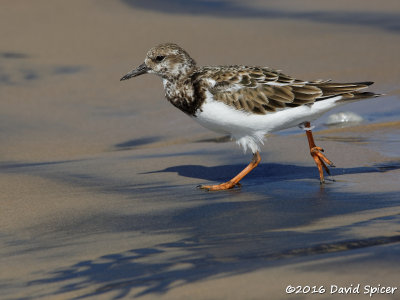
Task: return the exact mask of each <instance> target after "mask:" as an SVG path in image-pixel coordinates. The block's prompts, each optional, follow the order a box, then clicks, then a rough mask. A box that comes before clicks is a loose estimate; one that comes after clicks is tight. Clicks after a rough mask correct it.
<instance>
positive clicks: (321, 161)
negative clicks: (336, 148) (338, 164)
mask: <svg viewBox="0 0 400 300" xmlns="http://www.w3.org/2000/svg"><path fill="white" fill-rule="evenodd" d="M322 152H324V149H322V148H321V147H317V146H314V147H311V148H310V154H311V156H312V158H313V159H314V161H315V163H316V165H317V167H318V171H319V180H320V182H321V183H324V182H325V179H324V172H323V170H322V168H324V169H325V171H326V173H328V175H331V172H330V171H329V169H328V167H327V166H326V165H329V166H330V167H335V165H334V164H333V163H332V162H331V161H330V160H329V159H328V158H326V156H325V155H323V154H322Z"/></svg>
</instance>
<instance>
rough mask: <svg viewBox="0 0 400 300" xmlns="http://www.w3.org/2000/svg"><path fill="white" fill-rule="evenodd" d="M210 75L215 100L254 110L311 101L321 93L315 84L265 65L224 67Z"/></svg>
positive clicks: (264, 109) (258, 111)
mask: <svg viewBox="0 0 400 300" xmlns="http://www.w3.org/2000/svg"><path fill="white" fill-rule="evenodd" d="M232 68H233V67H232ZM213 75H214V74H213ZM213 79H214V80H215V81H216V82H217V83H216V84H215V86H214V87H213V88H212V89H210V92H211V93H212V94H213V96H214V99H215V100H218V101H221V102H223V103H225V104H227V105H230V106H233V107H235V108H236V109H238V110H245V111H248V112H251V113H256V114H266V113H267V112H274V111H276V110H278V109H283V108H286V107H293V106H299V105H302V104H305V103H312V102H314V101H315V99H317V98H318V97H320V96H321V95H322V91H321V89H319V88H318V87H316V86H312V85H307V83H306V82H304V81H301V80H297V79H294V78H292V77H289V76H287V75H284V74H282V73H280V72H278V71H274V70H272V69H268V68H249V67H247V68H243V69H225V70H220V71H219V72H216V73H215V76H213ZM315 83H316V82H315Z"/></svg>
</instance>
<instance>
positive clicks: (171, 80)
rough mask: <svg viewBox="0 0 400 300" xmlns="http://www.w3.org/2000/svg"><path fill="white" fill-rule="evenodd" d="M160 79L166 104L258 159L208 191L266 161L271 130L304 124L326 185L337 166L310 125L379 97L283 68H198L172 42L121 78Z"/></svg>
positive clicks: (363, 85)
mask: <svg viewBox="0 0 400 300" xmlns="http://www.w3.org/2000/svg"><path fill="white" fill-rule="evenodd" d="M146 73H152V74H156V75H158V76H160V77H161V78H162V82H163V85H164V90H165V97H166V98H167V100H168V101H169V102H170V103H171V104H172V105H174V106H175V107H177V108H178V109H180V110H181V111H183V112H184V113H186V114H187V115H188V116H190V117H191V118H192V119H193V120H195V121H197V122H199V123H200V124H201V125H203V126H204V127H206V128H208V129H210V130H213V131H215V132H218V133H222V134H228V135H230V136H231V137H232V139H234V140H236V143H237V144H239V145H240V146H241V147H242V148H243V149H244V150H245V151H246V149H247V148H249V149H250V150H251V151H252V153H253V159H252V161H251V162H250V163H249V165H248V166H247V167H246V168H244V169H243V170H242V171H241V172H240V173H239V174H237V175H236V176H235V177H233V178H232V179H231V180H229V181H227V182H224V183H221V184H217V185H201V186H199V187H200V188H203V189H206V190H212V191H215V190H226V189H231V188H233V187H235V186H237V185H239V182H240V180H241V179H242V178H243V177H244V176H246V175H247V174H248V173H249V172H250V171H251V170H253V169H254V168H255V167H257V165H258V164H259V163H260V161H261V157H260V153H259V152H260V146H261V145H262V144H264V139H265V135H266V134H268V133H270V132H275V131H279V130H282V129H287V128H290V127H295V126H300V127H301V128H303V129H304V130H305V132H306V136H307V139H308V143H309V147H310V154H311V156H312V158H313V159H314V161H315V163H316V165H317V167H318V172H319V178H320V183H321V184H322V183H324V182H325V180H324V172H323V171H324V170H325V171H326V173H328V174H330V171H329V168H328V166H331V167H334V165H333V163H332V162H331V161H330V160H329V159H328V158H327V157H326V156H325V155H324V154H323V153H322V152H324V150H323V149H322V148H321V147H318V146H316V144H315V142H314V138H313V134H312V127H311V125H310V122H312V121H314V120H316V119H317V118H319V117H320V116H321V115H322V114H324V113H325V112H327V111H328V110H330V109H332V108H334V107H336V106H339V105H342V104H345V103H349V102H352V101H355V100H361V99H366V98H371V97H378V96H380V95H379V94H375V93H371V92H361V91H360V90H362V89H365V88H367V87H368V86H369V85H371V84H373V82H370V81H365V82H352V83H332V82H331V81H330V80H314V81H305V80H299V79H296V78H294V77H291V76H288V75H285V74H283V73H282V72H281V71H279V70H274V69H272V68H268V67H257V66H254V67H252V66H243V65H231V66H204V67H199V66H197V65H196V62H195V61H194V60H193V59H192V58H191V57H190V56H189V54H188V53H187V52H186V51H185V50H183V49H182V48H181V47H179V46H178V45H176V44H173V43H165V44H160V45H158V46H156V47H153V48H151V49H150V50H149V51H148V52H147V55H146V58H145V60H144V63H142V64H141V65H140V66H138V67H137V68H135V69H133V70H132V71H130V72H129V73H127V74H126V75H124V76H123V77H122V78H121V79H120V80H127V79H129V78H132V77H136V76H139V75H142V74H146Z"/></svg>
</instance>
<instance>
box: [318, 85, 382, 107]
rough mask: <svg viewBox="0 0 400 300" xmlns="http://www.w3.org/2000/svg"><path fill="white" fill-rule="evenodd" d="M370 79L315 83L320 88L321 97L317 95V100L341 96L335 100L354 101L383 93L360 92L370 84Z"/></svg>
mask: <svg viewBox="0 0 400 300" xmlns="http://www.w3.org/2000/svg"><path fill="white" fill-rule="evenodd" d="M372 84H373V82H372V81H364V82H352V83H331V82H323V83H320V84H317V85H316V86H317V87H318V88H320V89H321V91H322V97H319V98H318V100H324V99H327V98H331V97H335V96H339V95H340V96H342V98H341V99H340V100H338V101H337V102H345V101H346V102H348V101H356V100H360V99H368V98H375V97H379V96H382V95H383V94H377V93H372V92H360V90H363V89H365V88H367V87H368V86H370V85H372Z"/></svg>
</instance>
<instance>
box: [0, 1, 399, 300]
mask: <svg viewBox="0 0 400 300" xmlns="http://www.w3.org/2000/svg"><path fill="white" fill-rule="evenodd" d="M178 2H179V1H178ZM178 2H174V1H172V2H171V7H172V8H171V11H169V10H168V9H166V8H165V7H162V5H161V4H162V3H164V2H159V1H154V2H153V4H154V5H153V6H148V5H147V4H146V5H144V4H143V3H142V2H140V1H128V0H126V1H105V0H101V1H94V0H93V1H84V2H83V1H68V2H65V1H45V0H38V1H35V3H34V4H33V3H32V2H29V1H18V2H15V1H3V2H2V4H1V6H2V9H1V10H0V28H1V29H0V36H1V40H2V43H1V46H0V125H1V126H0V141H1V145H2V147H1V149H0V190H1V196H0V204H1V210H0V298H1V299H131V298H138V299H267V298H268V299H289V298H290V299H308V297H310V298H311V297H312V298H313V299H336V298H339V297H341V295H338V294H337V293H336V294H330V286H331V285H338V286H350V285H351V284H353V286H356V285H357V284H360V286H361V288H360V293H361V295H357V294H350V295H346V296H342V297H343V298H345V299H355V298H356V299H367V298H369V296H368V295H364V294H363V292H364V289H363V288H364V287H365V286H366V285H371V286H378V285H379V284H380V285H381V286H392V287H398V288H399V289H400V284H399V282H398V280H397V278H398V274H397V273H398V267H397V266H398V263H399V254H400V246H399V245H400V243H399V242H400V233H399V226H398V224H399V221H400V219H399V215H400V196H399V191H400V187H399V181H400V180H399V178H400V170H399V169H400V152H399V149H400V148H399V140H400V139H399V137H400V124H399V121H398V120H399V115H400V104H399V103H400V99H399V91H400V87H399V83H398V80H399V78H400V66H399V64H398V63H397V61H398V53H399V52H400V24H399V23H398V20H399V19H400V18H399V17H400V7H399V5H398V3H397V2H396V1H390V0H385V1H383V2H380V3H382V5H379V7H377V6H376V4H372V3H369V4H368V5H366V6H365V7H363V6H362V5H357V4H360V3H364V2H363V1H361V0H360V1H352V3H351V5H347V2H345V1H336V2H335V3H329V4H328V3H323V4H321V2H318V1H313V0H303V1H299V2H296V3H297V4H296V5H295V6H293V5H289V4H288V3H287V2H288V1H282V2H279V4H271V5H270V6H268V5H267V4H264V3H263V1H254V2H252V3H251V5H250V4H249V6H248V7H247V6H244V4H240V2H217V1H216V2H214V6H212V7H211V8H210V7H209V6H207V5H204V3H203V4H202V2H201V1H193V2H192V3H193V5H192V6H190V7H189V6H188V7H182V6H181V5H180V6H179V5H177V4H174V3H178ZM289 2H290V3H292V2H291V1H289ZM146 3H150V1H148V2H146ZM157 4H158V5H157ZM160 5H161V6H160ZM174 5H175V6H174ZM209 5H210V4H209ZM173 9H174V10H173ZM165 41H173V42H176V43H178V44H181V45H182V46H183V47H184V48H185V49H187V51H188V52H189V53H190V54H191V55H192V56H193V57H194V58H195V59H196V61H197V62H198V63H199V64H201V65H203V64H234V63H240V64H248V65H266V66H270V67H275V68H279V69H283V70H284V71H285V72H286V73H288V74H290V75H294V76H297V77H299V78H301V79H317V78H332V79H333V80H337V81H354V80H356V81H363V80H372V81H375V82H376V83H375V84H374V85H373V86H372V87H371V90H373V91H375V92H380V93H386V94H387V95H386V96H384V97H381V98H379V99H372V100H365V101H362V102H358V103H353V104H350V105H348V106H346V107H343V108H340V109H339V110H336V111H341V110H350V111H353V112H356V113H358V114H360V115H361V116H362V117H363V118H364V119H365V122H364V123H363V124H360V125H357V126H351V127H346V128H326V127H324V126H323V125H322V124H323V122H324V119H321V120H319V121H318V122H317V123H316V124H317V128H316V132H315V137H316V141H317V143H318V145H320V146H322V147H323V148H324V149H325V150H326V153H327V156H328V157H329V158H330V159H331V160H332V161H334V162H335V164H336V166H337V167H336V168H334V169H333V170H332V173H333V178H334V179H335V182H332V181H328V182H327V184H326V185H324V186H320V184H319V180H318V173H317V169H316V167H315V166H314V163H313V161H312V159H311V157H310V156H309V153H308V152H307V147H308V146H307V140H306V138H305V136H304V134H303V133H301V131H299V130H298V131H296V130H294V131H293V132H292V131H291V132H289V133H286V134H277V135H272V136H270V137H269V138H268V141H267V143H266V145H265V146H264V147H263V153H262V162H261V165H260V166H259V167H258V168H257V169H255V170H254V171H253V172H252V173H251V174H250V175H249V176H247V177H246V178H245V179H244V180H243V181H242V185H243V186H242V188H241V189H234V190H231V191H227V192H221V193H219V192H218V193H214V192H204V191H202V190H198V189H196V188H195V187H196V186H197V185H199V184H206V183H218V182H222V181H224V180H226V179H228V178H229V177H230V176H231V175H233V174H234V173H235V172H238V171H239V170H240V169H241V168H243V167H244V166H245V165H246V164H247V163H248V161H249V160H250V156H251V155H250V154H243V153H242V151H241V150H240V149H239V148H238V147H237V146H236V145H235V144H234V143H233V142H230V141H229V140H227V139H225V138H223V137H220V136H218V135H216V134H214V133H212V132H209V131H207V130H205V129H203V128H202V127H200V126H199V125H197V124H195V123H194V122H193V121H192V120H190V119H189V118H188V117H187V116H185V115H184V114H183V113H181V112H179V111H177V110H176V109H175V108H174V107H172V106H171V105H170V104H169V103H167V101H166V100H165V99H164V98H163V90H162V85H161V82H160V80H159V79H158V78H156V77H153V76H143V77H139V78H136V79H132V80H129V81H127V82H119V78H120V77H121V76H122V75H123V74H125V73H126V72H127V71H129V70H130V69H131V68H133V67H135V66H137V65H139V64H140V63H142V60H143V58H144V55H145V53H146V51H147V50H148V48H150V47H152V46H154V45H155V44H158V43H161V42H165ZM332 113H333V112H332ZM288 285H293V286H297V285H302V286H317V287H319V286H323V287H324V288H326V290H327V291H326V292H325V293H323V294H320V295H318V294H312V295H311V294H297V295H291V294H290V295H288V294H286V293H285V289H286V287H287V286H288ZM399 295H400V292H399V291H398V290H397V291H396V292H395V293H394V295H389V294H385V295H375V296H374V299H398V297H399Z"/></svg>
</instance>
